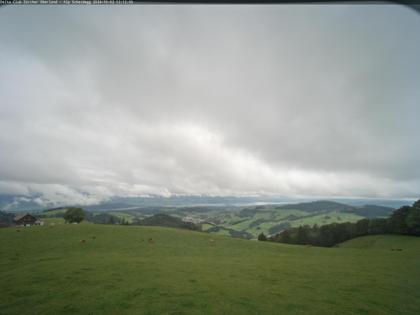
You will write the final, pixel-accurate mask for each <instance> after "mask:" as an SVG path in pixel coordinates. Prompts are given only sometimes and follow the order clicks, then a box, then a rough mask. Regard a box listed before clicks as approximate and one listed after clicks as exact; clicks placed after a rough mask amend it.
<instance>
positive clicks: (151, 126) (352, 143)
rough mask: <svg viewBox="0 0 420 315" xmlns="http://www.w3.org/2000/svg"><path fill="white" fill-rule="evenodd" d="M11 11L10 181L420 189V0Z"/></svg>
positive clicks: (138, 187)
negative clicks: (413, 1)
mask: <svg viewBox="0 0 420 315" xmlns="http://www.w3.org/2000/svg"><path fill="white" fill-rule="evenodd" d="M0 15H1V17H2V19H0V40H1V42H2V43H3V45H2V46H1V47H0V57H1V59H0V66H1V69H3V71H2V72H1V73H0V92H1V94H0V103H1V105H0V115H1V118H0V150H1V152H2V153H1V155H0V163H1V164H0V178H1V179H2V184H1V185H0V190H3V191H8V190H10V189H12V188H13V189H15V190H21V191H25V188H24V187H26V189H27V191H29V192H28V193H30V192H31V191H39V192H40V193H42V194H44V195H48V198H47V197H46V198H47V199H48V200H52V199H54V198H56V199H57V198H58V199H59V197H57V196H58V195H63V196H64V195H65V196H69V198H82V199H83V198H85V197H83V196H85V195H86V194H87V195H88V196H94V197H89V198H91V199H89V200H88V201H86V202H95V200H97V199H95V198H108V197H109V196H112V195H124V194H132V195H135V194H144V193H146V194H147V193H157V194H170V193H191V194H194V193H209V194H255V193H261V194H278V195H325V196H328V195H336V196H337V195H340V196H352V195H357V196H393V197H415V195H416V194H417V193H418V191H419V189H420V170H419V168H418V165H419V164H420V163H419V162H420V146H419V140H418V137H417V136H416V135H417V134H420V127H419V125H418V123H417V122H416V119H417V117H418V116H419V114H420V109H419V106H418V100H419V99H420V92H419V91H420V90H419V89H418V85H419V82H420V71H419V70H420V61H419V60H418V57H417V56H418V55H419V53H420V38H419V37H420V17H419V16H416V15H415V13H413V12H411V11H409V10H408V9H405V8H402V7H398V6H369V7H362V6H344V5H340V6H325V5H324V6H135V7H130V8H126V7H95V8H94V9H93V8H83V9H82V8H79V7H66V8H63V7H58V6H56V7H49V8H46V7H42V8H40V7H23V8H19V9H17V8H14V7H8V8H4V9H3V10H1V11H0ZM390 21H394V22H393V24H391V23H390ZM18 187H19V189H18ZM29 187H30V189H29ZM42 187H43V188H42ZM84 193H86V194H84ZM60 198H61V199H63V198H62V197H60ZM64 200H66V199H64Z"/></svg>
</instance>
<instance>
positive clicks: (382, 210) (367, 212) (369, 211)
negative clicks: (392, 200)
mask: <svg viewBox="0 0 420 315" xmlns="http://www.w3.org/2000/svg"><path fill="white" fill-rule="evenodd" d="M394 210H395V209H394V208H390V207H383V206H376V205H365V206H363V207H359V208H355V209H354V210H353V211H352V212H353V213H354V214H358V215H361V216H363V217H366V218H368V219H373V218H380V217H388V216H389V215H391V213H392V212H393V211H394Z"/></svg>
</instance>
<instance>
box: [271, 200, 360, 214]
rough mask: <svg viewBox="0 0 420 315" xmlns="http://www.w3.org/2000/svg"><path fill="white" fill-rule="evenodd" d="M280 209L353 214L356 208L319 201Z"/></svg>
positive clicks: (333, 202)
mask: <svg viewBox="0 0 420 315" xmlns="http://www.w3.org/2000/svg"><path fill="white" fill-rule="evenodd" d="M277 208H278V209H285V210H286V209H289V210H292V209H293V210H302V211H306V212H320V211H325V212H329V211H339V212H343V211H347V212H351V211H352V210H354V207H352V206H349V205H345V204H343V203H338V202H335V201H328V200H319V201H312V202H303V203H296V204H288V205H284V206H278V207H277Z"/></svg>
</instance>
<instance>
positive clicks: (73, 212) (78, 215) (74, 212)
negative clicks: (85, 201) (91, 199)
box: [64, 208, 85, 223]
mask: <svg viewBox="0 0 420 315" xmlns="http://www.w3.org/2000/svg"><path fill="white" fill-rule="evenodd" d="M84 218H85V211H84V210H83V209H82V208H68V209H67V211H66V212H65V213H64V220H66V223H73V222H76V223H80V222H82V221H83V219H84Z"/></svg>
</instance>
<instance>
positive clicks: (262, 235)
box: [258, 233, 267, 241]
mask: <svg viewBox="0 0 420 315" xmlns="http://www.w3.org/2000/svg"><path fill="white" fill-rule="evenodd" d="M258 240H259V241H266V240H267V237H266V236H265V235H264V233H261V234H260V235H258Z"/></svg>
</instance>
